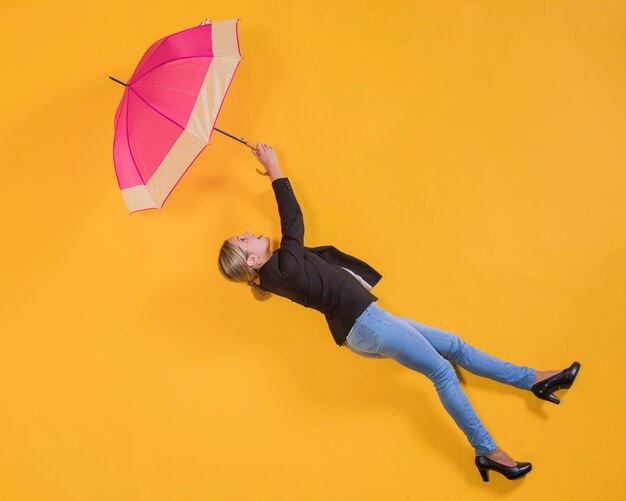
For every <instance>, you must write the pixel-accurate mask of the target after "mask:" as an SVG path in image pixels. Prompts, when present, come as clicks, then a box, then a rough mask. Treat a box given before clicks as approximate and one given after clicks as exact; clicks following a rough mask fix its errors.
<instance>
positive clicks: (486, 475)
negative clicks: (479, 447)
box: [478, 468, 489, 482]
mask: <svg viewBox="0 0 626 501" xmlns="http://www.w3.org/2000/svg"><path fill="white" fill-rule="evenodd" d="M478 471H479V472H480V476H481V477H483V482H489V470H483V469H481V468H478Z"/></svg>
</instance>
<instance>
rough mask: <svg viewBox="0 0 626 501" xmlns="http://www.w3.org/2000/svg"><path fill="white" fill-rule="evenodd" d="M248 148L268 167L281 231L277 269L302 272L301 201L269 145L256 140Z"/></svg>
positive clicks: (293, 273)
mask: <svg viewBox="0 0 626 501" xmlns="http://www.w3.org/2000/svg"><path fill="white" fill-rule="evenodd" d="M251 151H252V154H253V155H254V156H255V157H256V158H257V159H258V160H259V162H261V164H263V166H264V167H265V168H266V169H267V173H268V176H269V178H270V181H271V183H272V189H273V190H274V195H275V196H276V203H277V204H278V213H279V215H280V230H281V233H282V236H281V241H280V249H279V251H278V268H279V271H280V273H281V274H283V276H285V277H287V276H290V275H295V274H298V273H301V272H302V270H303V269H304V218H303V215H302V210H301V209H300V204H299V203H298V200H297V199H296V196H295V194H294V192H293V189H292V187H291V183H290V182H289V179H288V178H286V177H284V176H283V174H282V172H281V170H280V167H279V166H278V160H277V158H276V153H275V152H274V150H273V149H272V147H271V146H268V145H266V144H261V143H259V144H257V149H256V151H255V150H251Z"/></svg>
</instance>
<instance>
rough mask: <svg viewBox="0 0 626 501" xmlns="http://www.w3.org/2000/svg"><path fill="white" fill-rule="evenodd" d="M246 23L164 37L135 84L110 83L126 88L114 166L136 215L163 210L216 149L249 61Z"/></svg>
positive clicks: (206, 25)
mask: <svg viewBox="0 0 626 501" xmlns="http://www.w3.org/2000/svg"><path fill="white" fill-rule="evenodd" d="M238 21H239V19H231V20H227V21H219V22H215V23H210V22H208V23H207V22H203V23H202V24H201V25H200V26H196V27H193V28H189V29H186V30H183V31H179V32H177V33H174V34H172V35H168V36H166V37H164V38H161V39H160V40H157V41H156V42H155V43H154V44H152V46H151V47H150V48H149V49H148V50H147V51H146V53H145V54H144V55H143V57H142V58H141V60H140V61H139V64H138V65H137V68H136V69H135V71H134V73H133V74H132V76H131V77H130V79H129V80H128V82H122V81H120V80H118V79H116V78H113V77H109V78H111V79H112V80H114V81H116V82H118V83H120V84H122V85H123V86H124V87H125V88H124V95H123V96H122V99H121V102H120V104H119V105H118V108H117V111H116V112H115V120H114V126H115V136H114V140H113V161H114V164H115V174H116V176H117V182H118V185H119V187H120V190H121V191H122V197H123V199H124V202H125V203H126V206H127V209H128V212H129V213H130V214H132V213H133V212H137V211H140V210H146V209H160V208H161V207H162V206H163V204H164V203H165V200H166V199H167V198H168V196H169V195H170V193H171V192H172V190H173V189H174V187H175V186H176V184H178V182H179V181H180V179H181V178H182V176H183V175H184V174H185V172H186V171H187V169H189V167H190V166H191V164H192V163H193V161H194V160H195V159H196V158H197V157H198V155H199V154H200V153H201V152H202V150H203V149H204V148H205V146H206V145H207V144H208V143H209V140H210V139H211V134H212V132H213V129H214V128H215V127H214V124H215V121H216V119H217V116H218V115H219V112H220V109H221V106H222V102H223V100H224V98H225V97H226V93H227V92H228V88H229V86H230V83H231V81H232V78H233V76H234V74H235V71H236V70H237V67H238V66H239V62H240V60H241V53H240V51H239V39H238V32H237V23H238ZM215 130H218V131H219V132H222V133H224V134H226V135H228V136H230V137H232V138H234V139H237V140H238V141H240V142H243V143H244V144H246V146H248V147H251V148H256V145H254V144H253V143H248V142H247V141H245V140H244V139H242V138H236V137H235V136H232V135H230V134H228V133H226V132H223V131H221V130H219V129H217V128H215ZM257 170H258V169H257Z"/></svg>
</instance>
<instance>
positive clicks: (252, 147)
mask: <svg viewBox="0 0 626 501" xmlns="http://www.w3.org/2000/svg"><path fill="white" fill-rule="evenodd" d="M246 146H247V147H248V148H250V149H251V150H254V151H256V144H254V143H249V142H248V141H246ZM256 171H257V172H258V173H259V174H261V175H262V176H269V174H270V173H269V171H268V170H267V169H265V172H261V171H260V170H259V168H258V167H257V168H256Z"/></svg>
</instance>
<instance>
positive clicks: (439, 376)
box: [345, 302, 536, 456]
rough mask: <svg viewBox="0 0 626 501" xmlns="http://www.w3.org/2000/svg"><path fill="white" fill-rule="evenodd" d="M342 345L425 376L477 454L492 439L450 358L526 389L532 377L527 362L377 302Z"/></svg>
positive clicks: (487, 450)
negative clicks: (517, 362)
mask: <svg viewBox="0 0 626 501" xmlns="http://www.w3.org/2000/svg"><path fill="white" fill-rule="evenodd" d="M345 345H346V346H347V347H348V348H350V350H352V351H353V352H355V353H356V354H358V355H361V356H363V357H370V358H392V359H393V360H395V361H396V362H398V363H400V364H402V365H404V366H406V367H409V368H410V369H414V370H416V371H418V372H421V373H422V374H424V375H425V376H426V377H428V378H429V379H430V380H431V381H432V382H433V384H434V386H435V389H436V390H437V394H438V395H439V398H440V399H441V403H442V404H443V406H444V407H445V409H446V411H447V412H448V414H450V416H452V419H454V421H455V422H456V424H457V426H458V427H459V428H460V429H461V430H462V431H463V433H465V436H466V437H467V439H468V440H469V442H470V444H471V445H472V447H473V448H474V451H475V453H476V455H477V456H479V455H483V454H488V453H490V452H492V451H493V450H494V449H495V448H496V443H495V442H494V441H493V439H492V438H491V435H489V433H488V432H487V430H486V429H485V427H484V426H483V424H482V423H481V421H480V419H478V416H477V415H476V412H475V411H474V409H473V408H472V405H471V404H470V402H469V400H468V399H467V397H466V396H465V393H464V392H463V390H462V389H461V386H460V385H459V379H458V378H457V375H456V372H455V371H454V368H453V367H452V364H451V363H450V362H449V360H452V361H454V362H456V363H457V364H458V365H459V366H461V367H463V368H465V369H467V370H468V371H470V372H473V373H474V374H478V375H479V376H484V377H488V378H491V379H494V380H496V381H500V382H501V383H506V384H510V385H512V386H515V387H516V388H521V389H523V390H529V389H530V387H531V386H532V384H533V381H534V379H535V372H536V370H535V369H533V368H531V367H526V366H519V365H514V364H511V363H509V362H505V361H503V360H500V359H497V358H495V357H493V356H491V355H488V354H487V353H484V352H482V351H479V350H477V349H476V348H474V347H473V346H470V345H469V344H467V343H465V342H464V341H463V340H462V339H461V338H460V337H459V336H457V335H456V334H452V333H450V332H446V331H444V330H441V329H437V328H435V327H430V326H428V325H424V324H421V323H419V322H416V321H415V320H411V319H410V318H405V317H399V316H396V315H393V314H391V313H389V312H388V311H385V310H383V309H382V308H381V307H380V306H378V305H377V304H376V302H373V303H371V304H370V305H369V306H368V307H367V308H366V309H365V311H364V312H363V313H361V315H360V316H359V318H357V320H356V322H355V324H354V326H353V327H352V330H351V331H350V333H349V334H348V337H347V338H346V342H345ZM444 357H445V358H444ZM447 359H449V360H447Z"/></svg>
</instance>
